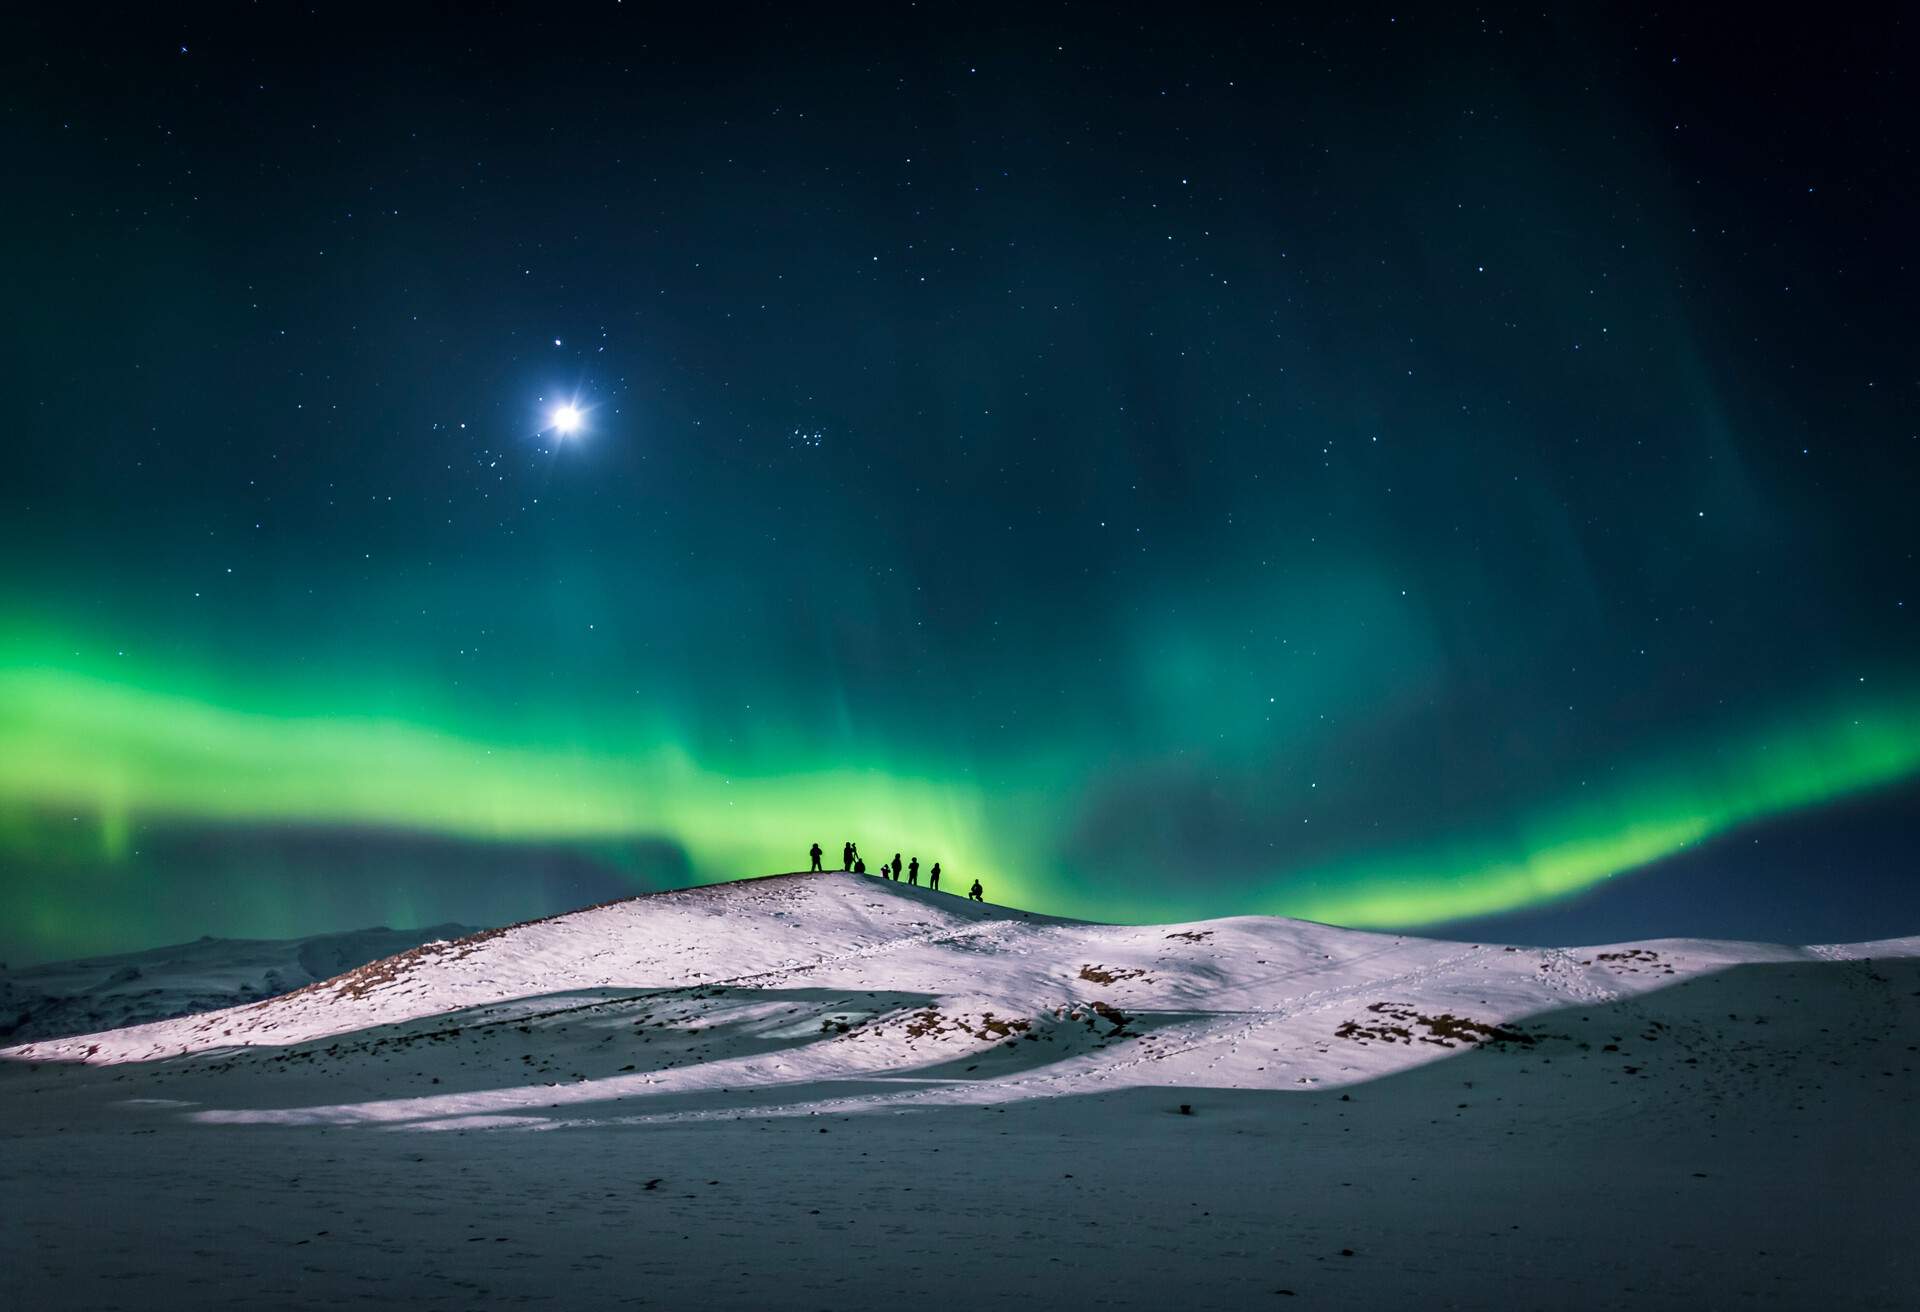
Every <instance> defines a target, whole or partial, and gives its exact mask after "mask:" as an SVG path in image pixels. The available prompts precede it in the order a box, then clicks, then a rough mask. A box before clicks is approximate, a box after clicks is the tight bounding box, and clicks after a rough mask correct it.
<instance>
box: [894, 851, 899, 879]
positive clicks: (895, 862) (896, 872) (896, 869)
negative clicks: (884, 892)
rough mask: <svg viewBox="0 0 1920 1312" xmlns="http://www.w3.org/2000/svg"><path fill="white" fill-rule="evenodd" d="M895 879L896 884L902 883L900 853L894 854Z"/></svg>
mask: <svg viewBox="0 0 1920 1312" xmlns="http://www.w3.org/2000/svg"><path fill="white" fill-rule="evenodd" d="M893 878H894V882H895V883H898V882H899V881H900V854H899V853H898V852H895V853H894V854H893Z"/></svg>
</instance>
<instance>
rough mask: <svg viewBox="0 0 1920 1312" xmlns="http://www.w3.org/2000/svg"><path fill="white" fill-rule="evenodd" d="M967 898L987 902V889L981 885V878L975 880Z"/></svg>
mask: <svg viewBox="0 0 1920 1312" xmlns="http://www.w3.org/2000/svg"><path fill="white" fill-rule="evenodd" d="M967 900H968V901H969V902H985V901H986V900H987V894H986V890H985V889H983V888H981V887H980V881H979V880H977V879H976V880H974V881H973V889H972V891H970V892H969V893H968V894H967Z"/></svg>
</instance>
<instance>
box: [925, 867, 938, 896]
mask: <svg viewBox="0 0 1920 1312" xmlns="http://www.w3.org/2000/svg"><path fill="white" fill-rule="evenodd" d="M927 887H928V888H930V889H932V890H933V891H934V892H936V893H938V892H939V891H940V863H939V862H938V861H935V862H934V863H933V869H931V870H929V871H927Z"/></svg>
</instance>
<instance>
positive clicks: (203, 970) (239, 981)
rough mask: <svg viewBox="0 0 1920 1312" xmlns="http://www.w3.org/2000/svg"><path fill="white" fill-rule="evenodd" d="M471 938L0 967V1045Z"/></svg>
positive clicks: (294, 945)
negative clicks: (420, 946)
mask: <svg viewBox="0 0 1920 1312" xmlns="http://www.w3.org/2000/svg"><path fill="white" fill-rule="evenodd" d="M471 933H473V930H472V928H471V927H469V926H466V925H433V926H430V927H428V928H426V929H387V928H385V927H381V928H379V929H357V930H350V931H348V932H346V933H340V934H316V935H313V936H311V937H308V938H295V939H234V938H202V939H198V940H196V941H195V942H192V943H176V944H173V945H171V946H168V947H160V948H148V949H146V950H144V951H141V952H123V953H117V954H115V955H112V956H104V957H84V958H80V959H77V960H74V961H56V962H49V963H47V964H45V965H39V966H29V967H26V968H24V969H21V970H13V971H10V970H8V969H6V967H5V966H0V1039H11V1040H13V1041H14V1042H16V1043H18V1042H21V1041H24V1040H28V1039H48V1038H57V1037H59V1036H61V1035H66V1034H81V1033H85V1032H87V1031H90V1030H107V1029H120V1028H123V1027H125V1026H128V1025H139V1024H143V1023H146V1022H148V1021H157V1020H169V1019H172V1018H173V1017H176V1016H185V1015H190V1014H192V1013H195V1012H202V1011H212V1010H214V1009H216V1008H220V1007H234V1006H243V1005H245V1004H247V1003H252V1002H259V1001H261V1000H262V999H264V998H271V997H274V996H276V995H278V994H281V993H287V992H291V991H292V990H294V989H297V988H302V987H304V986H305V985H308V984H312V983H315V982H317V981H319V980H323V979H330V978H332V977H333V976H335V975H338V974H341V973H342V972H345V971H349V970H352V969H354V968H355V967H357V966H362V965H365V964H366V963H367V962H369V961H376V960H378V959H380V958H381V957H387V956H391V955H393V954H394V953H396V952H403V951H405V950H406V949H408V948H411V947H414V946H416V945H418V944H421V943H428V942H433V941H435V940H438V939H450V938H459V937H461V936H463V935H466V934H471Z"/></svg>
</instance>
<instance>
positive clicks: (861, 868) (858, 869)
mask: <svg viewBox="0 0 1920 1312" xmlns="http://www.w3.org/2000/svg"><path fill="white" fill-rule="evenodd" d="M853 873H854V874H856V875H864V874H866V873H867V863H866V862H865V861H864V860H862V859H861V858H859V857H857V856H856V857H855V858H854V859H853Z"/></svg>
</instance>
